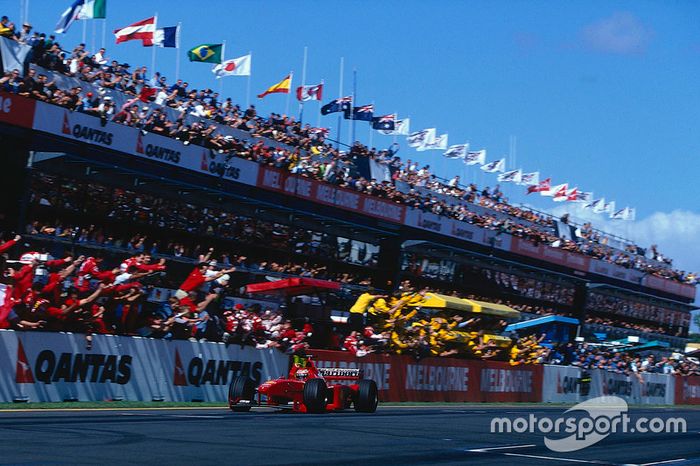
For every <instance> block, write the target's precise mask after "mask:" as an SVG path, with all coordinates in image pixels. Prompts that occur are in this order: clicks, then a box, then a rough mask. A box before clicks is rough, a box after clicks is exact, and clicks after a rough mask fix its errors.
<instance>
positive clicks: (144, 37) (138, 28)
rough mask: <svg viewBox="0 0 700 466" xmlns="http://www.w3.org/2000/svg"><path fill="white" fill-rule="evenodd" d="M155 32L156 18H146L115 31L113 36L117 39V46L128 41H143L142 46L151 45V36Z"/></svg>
mask: <svg viewBox="0 0 700 466" xmlns="http://www.w3.org/2000/svg"><path fill="white" fill-rule="evenodd" d="M155 32H156V17H155V16H153V17H152V18H147V19H144V20H142V21H138V22H136V23H134V24H131V25H129V26H127V27H123V28H121V29H115V30H114V35H115V36H116V38H117V44H121V43H122V42H126V41H129V40H138V39H141V41H143V45H144V46H151V45H153V34H154V33H155Z"/></svg>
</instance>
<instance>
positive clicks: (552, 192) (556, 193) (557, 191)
mask: <svg viewBox="0 0 700 466" xmlns="http://www.w3.org/2000/svg"><path fill="white" fill-rule="evenodd" d="M568 190H569V185H568V183H564V184H558V185H556V186H552V187H551V188H550V189H549V191H542V192H540V194H541V195H542V196H548V197H555V198H556V199H555V200H556V201H557V202H561V201H565V200H566V193H567V191H568Z"/></svg>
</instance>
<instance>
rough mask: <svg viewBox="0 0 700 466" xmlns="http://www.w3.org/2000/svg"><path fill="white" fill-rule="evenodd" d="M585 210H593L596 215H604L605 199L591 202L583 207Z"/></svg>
mask: <svg viewBox="0 0 700 466" xmlns="http://www.w3.org/2000/svg"><path fill="white" fill-rule="evenodd" d="M583 208H584V209H592V210H593V213H595V214H600V213H603V211H604V209H605V198H604V197H601V198H600V199H596V200H595V201H591V202H589V203H588V204H586V205H585V206H583Z"/></svg>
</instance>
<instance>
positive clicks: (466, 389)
mask: <svg viewBox="0 0 700 466" xmlns="http://www.w3.org/2000/svg"><path fill="white" fill-rule="evenodd" d="M310 353H311V354H313V355H314V356H315V360H316V364H317V365H318V366H319V367H343V368H344V367H348V368H359V369H363V370H364V374H365V377H366V378H369V379H373V380H374V381H375V382H377V386H378V388H379V397H380V400H382V401H472V402H480V401H481V402H515V401H540V400H541V398H542V366H518V367H513V366H510V365H508V364H506V363H499V362H484V361H470V360H463V359H450V358H427V359H422V360H420V361H416V360H415V359H413V358H411V357H408V356H400V355H387V354H371V355H368V356H365V357H362V358H357V357H355V356H352V355H351V354H349V353H347V352H342V351H322V350H312V351H310Z"/></svg>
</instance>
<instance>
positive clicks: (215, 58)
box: [187, 44, 224, 63]
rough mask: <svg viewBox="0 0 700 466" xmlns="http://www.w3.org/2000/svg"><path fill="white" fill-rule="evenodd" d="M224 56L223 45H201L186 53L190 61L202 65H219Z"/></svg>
mask: <svg viewBox="0 0 700 466" xmlns="http://www.w3.org/2000/svg"><path fill="white" fill-rule="evenodd" d="M223 56H224V44H201V45H198V46H196V47H193V48H191V49H190V50H188V51H187V58H189V59H190V61H199V62H204V63H221V60H222V59H223Z"/></svg>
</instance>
